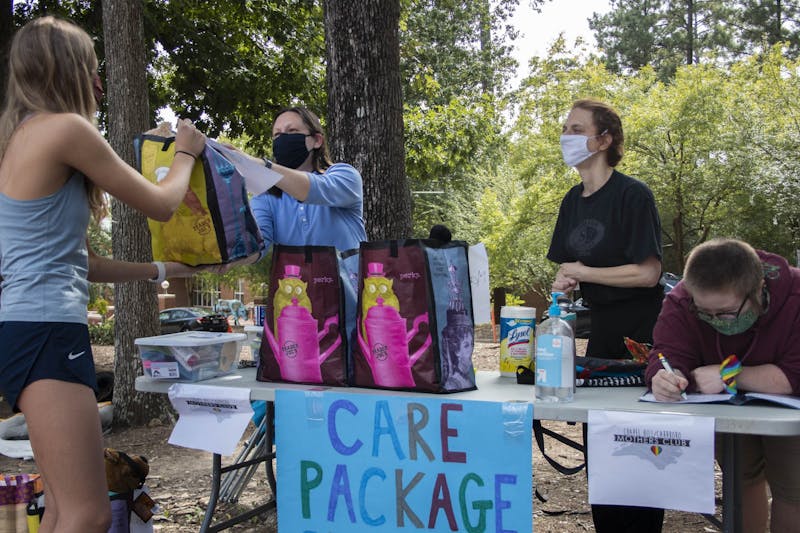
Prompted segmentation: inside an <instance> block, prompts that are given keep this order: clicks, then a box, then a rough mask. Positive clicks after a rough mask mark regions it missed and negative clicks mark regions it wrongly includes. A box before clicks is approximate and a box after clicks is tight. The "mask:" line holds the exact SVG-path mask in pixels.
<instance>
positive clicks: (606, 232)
mask: <svg viewBox="0 0 800 533" xmlns="http://www.w3.org/2000/svg"><path fill="white" fill-rule="evenodd" d="M623 140H624V137H623V133H622V123H621V121H620V119H619V116H618V115H617V113H616V112H615V111H614V110H613V109H611V108H610V107H609V106H608V105H606V104H604V103H601V102H596V101H594V100H578V101H577V102H575V104H574V105H573V107H572V110H571V111H570V113H569V115H568V116H567V120H566V123H565V124H564V130H563V134H562V136H561V148H562V152H563V155H564V161H565V162H566V163H567V164H568V165H570V166H574V167H575V168H576V170H577V171H578V174H580V176H581V183H579V184H578V185H575V186H574V187H573V188H572V189H570V191H569V192H568V193H567V195H566V196H565V197H564V200H563V201H562V202H561V209H560V210H559V213H558V221H557V222H556V227H555V231H554V232H553V239H552V241H551V243H550V251H549V252H548V253H547V258H548V259H550V260H551V261H554V262H556V263H560V264H561V267H560V268H559V270H558V274H557V275H556V279H555V281H554V282H553V290H555V291H562V292H569V291H571V290H572V289H573V288H575V286H576V285H577V284H578V283H580V289H581V293H582V295H583V297H584V300H585V301H586V302H587V304H588V305H589V307H590V308H591V318H592V333H591V335H590V337H589V346H588V348H587V355H591V356H596V357H606V358H625V357H628V355H627V351H626V349H625V345H624V343H623V339H622V338H623V337H631V338H632V339H634V340H637V341H639V342H648V343H649V342H652V331H653V325H654V324H655V321H656V318H657V317H658V313H659V310H660V309H661V300H662V298H663V291H662V289H661V287H660V285H659V283H658V281H659V278H660V277H661V222H660V220H659V218H658V211H657V210H656V205H655V200H654V199H653V194H652V193H651V192H650V189H649V188H648V187H647V185H645V184H644V183H642V182H640V181H638V180H635V179H633V178H630V177H628V176H626V175H624V174H622V173H620V172H619V171H617V170H615V169H614V167H615V166H616V165H617V163H619V161H620V160H621V159H622V150H623V149H622V146H623Z"/></svg>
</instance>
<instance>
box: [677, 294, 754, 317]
mask: <svg viewBox="0 0 800 533" xmlns="http://www.w3.org/2000/svg"><path fill="white" fill-rule="evenodd" d="M749 299H750V295H749V294H748V295H747V296H745V297H744V300H742V303H741V305H739V309H737V310H736V312H733V311H721V312H719V313H706V312H705V311H700V310H699V309H698V308H697V306H696V305H695V304H694V299H692V301H691V302H690V303H689V309H690V310H691V311H692V313H694V314H695V316H696V317H697V318H699V319H700V320H703V321H709V320H714V319H717V320H726V321H729V320H736V319H737V318H739V315H740V314H741V313H742V309H744V304H746V303H747V300H749Z"/></svg>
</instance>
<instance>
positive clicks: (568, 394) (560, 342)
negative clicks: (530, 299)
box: [536, 292, 575, 402]
mask: <svg viewBox="0 0 800 533" xmlns="http://www.w3.org/2000/svg"><path fill="white" fill-rule="evenodd" d="M560 295H561V293H558V292H554V293H553V294H552V299H553V302H552V304H551V305H550V309H548V311H547V314H548V315H549V318H548V319H547V320H545V321H544V322H542V323H541V324H539V326H538V327H537V328H536V399H537V400H538V401H540V402H571V401H572V398H573V396H574V394H575V333H574V332H573V330H572V327H571V326H570V325H569V323H567V322H566V321H565V320H564V319H563V318H561V308H560V307H559V306H558V297H559V296H560Z"/></svg>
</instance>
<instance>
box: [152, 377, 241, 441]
mask: <svg viewBox="0 0 800 533" xmlns="http://www.w3.org/2000/svg"><path fill="white" fill-rule="evenodd" d="M168 394H169V401H170V402H172V406H173V407H174V408H175V410H176V411H178V415H179V417H178V422H177V423H176V424H175V428H174V429H173V430H172V435H170V437H169V443H170V444H175V445H177V446H184V447H186V448H196V449H198V450H205V451H207V452H212V453H218V454H220V455H231V454H232V453H233V452H234V451H235V450H236V445H237V444H238V443H239V440H240V439H241V438H242V434H243V433H244V430H245V429H246V428H247V424H248V422H250V418H251V417H252V416H253V407H252V406H251V405H250V389H242V388H237V387H209V386H207V385H194V384H191V383H173V384H172V385H170V387H169V393H168Z"/></svg>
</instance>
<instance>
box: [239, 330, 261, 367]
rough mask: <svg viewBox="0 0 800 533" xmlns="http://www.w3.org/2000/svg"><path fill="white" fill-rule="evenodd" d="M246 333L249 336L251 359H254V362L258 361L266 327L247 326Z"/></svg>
mask: <svg viewBox="0 0 800 533" xmlns="http://www.w3.org/2000/svg"><path fill="white" fill-rule="evenodd" d="M244 332H245V334H246V335H247V344H248V345H249V346H250V357H252V358H253V361H258V360H259V353H260V352H259V350H260V349H261V337H262V336H263V335H264V326H245V327H244Z"/></svg>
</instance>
